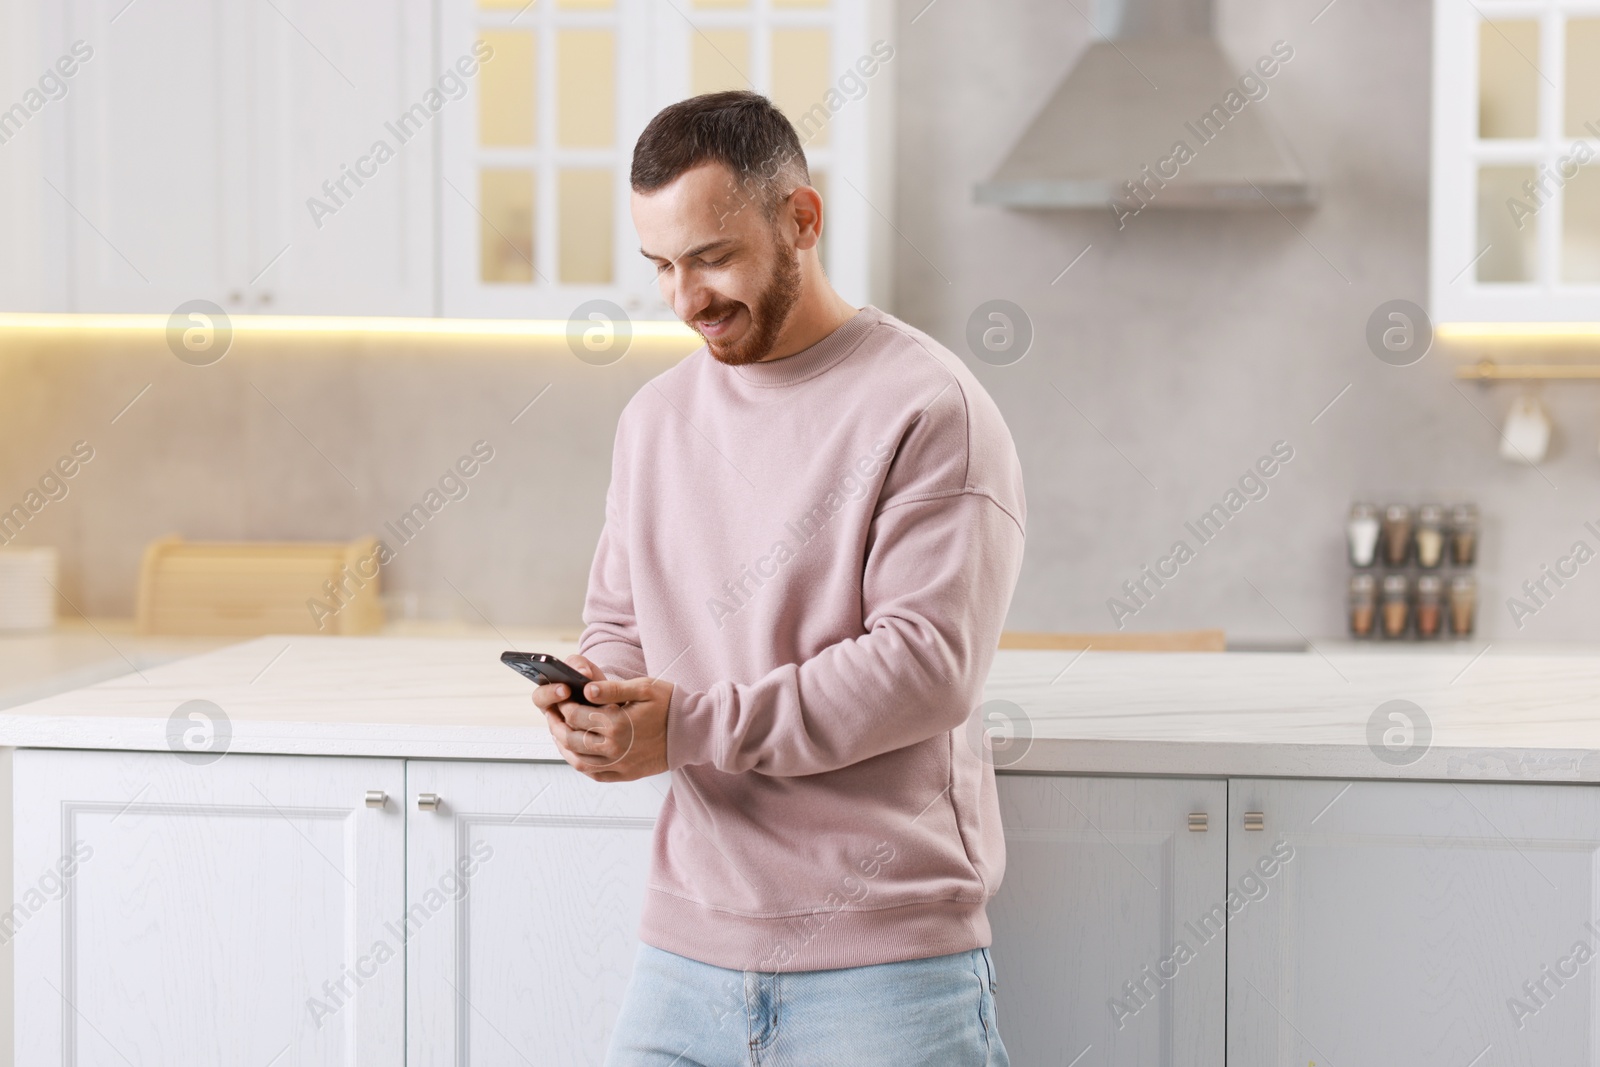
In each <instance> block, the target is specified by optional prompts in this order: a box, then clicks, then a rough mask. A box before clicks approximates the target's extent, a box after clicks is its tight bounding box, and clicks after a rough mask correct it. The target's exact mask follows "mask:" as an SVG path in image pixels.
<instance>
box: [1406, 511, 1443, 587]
mask: <svg viewBox="0 0 1600 1067" xmlns="http://www.w3.org/2000/svg"><path fill="white" fill-rule="evenodd" d="M1413 540H1414V541H1416V544H1417V565H1418V566H1419V567H1424V568H1427V569H1429V570H1432V569H1433V568H1434V567H1437V566H1438V565H1439V564H1441V563H1443V562H1444V508H1443V507H1442V506H1441V505H1439V504H1424V505H1422V506H1421V507H1420V508H1418V509H1417V532H1416V534H1415V535H1414V537H1413ZM1418 591H1419V592H1420V591H1421V587H1420V586H1419V587H1418Z"/></svg>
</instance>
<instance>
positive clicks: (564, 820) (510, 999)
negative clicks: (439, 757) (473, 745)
mask: <svg viewBox="0 0 1600 1067" xmlns="http://www.w3.org/2000/svg"><path fill="white" fill-rule="evenodd" d="M406 782H407V809H406V819H407V829H406V884H407V887H408V888H407V902H408V905H409V910H408V911H407V913H406V918H405V923H406V927H407V932H408V934H409V937H410V940H409V942H408V952H409V957H408V958H409V964H408V969H409V975H410V977H409V984H408V1004H409V1015H408V1020H407V1033H408V1043H409V1046H410V1048H409V1056H408V1059H407V1063H408V1064H410V1065H411V1067H443V1065H446V1064H448V1065H451V1067H465V1065H466V1064H469V1063H471V1064H525V1063H538V1064H546V1063H550V1064H555V1063H559V1064H563V1065H571V1067H581V1065H585V1064H594V1065H599V1064H600V1063H601V1062H602V1061H603V1060H604V1058H605V1050H606V1043H607V1041H608V1040H609V1039H610V1036H611V1027H612V1023H613V1022H614V1020H615V1019H616V1015H617V1009H618V1008H619V1007H620V1005H621V1002H622V993H623V990H624V988H625V987H626V986H627V982H628V976H629V974H630V973H632V969H633V957H634V952H635V950H636V947H637V940H636V934H635V931H636V928H637V926H638V922H639V911H640V908H641V907H642V905H643V901H644V886H645V875H646V870H647V866H648V863H649V855H650V832H651V828H652V827H653V826H654V825H655V816H656V812H657V810H658V809H659V808H660V805H661V799H662V796H663V795H664V792H665V782H664V780H663V781H661V782H657V781H654V780H646V781H642V782H629V783H625V784H612V785H600V784H597V783H595V782H591V781H590V780H589V779H587V778H585V777H583V776H582V775H580V774H578V773H577V772H576V771H574V770H572V769H571V768H570V767H568V766H567V765H566V764H564V763H563V764H553V765H552V764H533V763H451V762H444V761H433V760H414V761H411V762H409V763H407V764H406ZM428 793H431V794H435V795H437V797H438V798H439V802H438V806H437V807H435V808H432V809H430V810H423V809H419V808H418V807H417V797H418V796H419V795H420V794H428Z"/></svg>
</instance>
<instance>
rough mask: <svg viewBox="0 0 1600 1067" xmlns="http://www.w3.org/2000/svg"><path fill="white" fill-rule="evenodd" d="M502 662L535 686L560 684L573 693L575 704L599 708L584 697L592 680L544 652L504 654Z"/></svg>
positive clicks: (501, 657) (571, 698)
mask: <svg viewBox="0 0 1600 1067" xmlns="http://www.w3.org/2000/svg"><path fill="white" fill-rule="evenodd" d="M500 662H501V663H504V664H505V665H506V666H507V667H510V668H511V669H512V670H514V671H516V672H517V673H518V674H520V675H522V676H523V677H524V678H526V679H528V680H529V681H530V682H532V683H533V684H534V685H555V684H557V683H560V684H561V685H564V686H566V687H567V689H568V690H569V691H571V693H572V696H571V697H570V698H569V699H570V700H572V701H573V702H574V703H577V704H587V705H589V706H590V707H591V708H592V707H597V706H598V705H596V704H595V702H594V701H592V700H590V699H589V698H588V697H586V696H584V695H583V687H584V686H586V685H588V684H589V681H590V680H589V679H588V678H585V677H584V676H583V675H581V674H579V673H578V672H577V671H575V670H573V669H572V668H571V667H569V666H567V665H566V664H565V663H562V662H561V661H560V660H558V659H556V658H555V657H554V656H547V655H545V654H544V653H543V652H502V653H500Z"/></svg>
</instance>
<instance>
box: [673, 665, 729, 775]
mask: <svg viewBox="0 0 1600 1067" xmlns="http://www.w3.org/2000/svg"><path fill="white" fill-rule="evenodd" d="M715 724H716V713H715V702H714V701H713V700H712V698H711V694H710V693H691V692H689V691H688V690H687V689H685V688H684V687H683V686H681V685H674V686H673V687H672V699H671V700H670V701H668V702H667V769H668V770H677V769H678V768H679V767H695V766H700V765H701V764H715V762H716V757H717V751H716V732H715V730H714V726H715Z"/></svg>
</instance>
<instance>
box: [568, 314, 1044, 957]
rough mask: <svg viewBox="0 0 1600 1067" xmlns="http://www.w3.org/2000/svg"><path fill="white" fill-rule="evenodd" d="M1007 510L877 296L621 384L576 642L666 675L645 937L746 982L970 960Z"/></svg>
mask: <svg viewBox="0 0 1600 1067" xmlns="http://www.w3.org/2000/svg"><path fill="white" fill-rule="evenodd" d="M1024 517H1025V509H1024V503H1023V495H1022V471H1021V467H1020V465H1019V464H1018V462H1017V454H1016V450H1015V448H1014V446H1013V445H1012V442H1011V435H1010V432H1009V431H1008V430H1007V429H1006V425H1005V422H1004V421H1003V420H1002V418H1001V416H1000V412H999V409H997V408H996V407H995V404H994V401H993V400H991V399H990V398H989V394H988V393H986V392H984V390H983V388H982V386H980V385H979V384H978V382H977V380H976V379H975V378H973V376H972V374H971V373H970V372H969V371H968V370H967V368H966V367H965V366H964V365H963V364H962V362H961V360H959V359H958V358H957V357H956V356H954V355H953V354H951V353H950V351H949V350H948V349H946V348H944V347H943V346H941V345H940V344H939V343H938V342H936V341H934V340H933V339H932V338H930V337H928V336H927V335H926V334H924V333H922V332H921V331H919V330H916V329H913V328H912V327H910V326H907V325H906V324H905V323H903V322H901V321H899V320H898V319H895V318H894V317H893V316H890V315H888V314H885V313H884V312H882V311H879V310H878V309H876V308H872V307H868V308H864V309H862V310H861V311H860V312H859V313H857V314H856V315H855V317H854V318H852V319H850V320H849V321H848V322H846V323H845V324H844V325H843V326H841V327H840V328H839V329H838V330H836V331H834V332H833V333H832V334H830V335H829V336H827V337H825V338H824V339H823V340H821V341H819V342H818V343H817V344H815V345H813V346H812V347H811V348H808V349H806V350H805V351H803V352H800V353H797V354H795V355H792V356H789V357H787V358H784V359H780V360H775V361H772V362H770V363H760V364H754V365H750V366H743V367H727V366H724V365H722V364H721V363H718V362H717V360H716V359H715V358H714V357H712V356H711V354H710V353H709V352H707V351H706V350H705V349H704V348H701V349H700V350H699V351H697V352H695V353H694V354H693V355H691V356H690V357H689V358H687V359H686V360H684V361H683V362H682V363H680V364H678V365H677V366H676V367H674V368H672V369H671V370H669V371H667V372H666V373H664V374H662V375H661V376H660V377H658V378H656V379H655V380H654V381H652V382H651V383H650V384H649V385H647V386H645V388H643V389H641V390H640V391H639V393H638V395H636V396H635V397H634V398H633V400H632V401H631V402H630V403H629V404H628V407H627V409H626V410H625V411H624V412H623V414H622V419H621V421H620V423H619V424H618V426H617V438H616V450H615V453H614V455H613V458H612V467H611V487H610V490H609V492H608V494H607V499H606V522H605V529H604V531H603V532H602V534H601V536H600V543H599V547H598V548H597V550H596V552H595V559H594V567H593V570H592V572H591V573H590V576H589V595H588V602H587V604H586V606H585V610H584V621H585V623H586V627H585V629H584V633H583V638H582V651H583V654H584V655H586V656H588V657H589V658H590V659H591V660H593V661H594V662H595V663H596V664H598V665H599V666H601V667H602V668H604V670H605V671H606V673H607V674H608V675H611V676H616V677H636V676H638V675H641V674H648V675H650V676H652V677H659V678H665V679H667V680H668V681H671V682H672V683H673V684H674V686H675V689H674V693H673V698H672V705H671V707H670V708H669V711H668V719H667V761H668V764H669V766H670V767H671V770H672V787H671V790H670V793H669V795H668V796H667V799H666V802H665V804H664V806H663V807H662V809H661V816H660V820H659V821H658V822H657V824H656V828H655V839H654V849H653V855H652V858H651V872H650V882H649V887H648V891H647V893H646V897H645V904H644V915H643V920H642V924H641V929H640V937H641V939H642V940H644V941H645V942H646V943H647V944H650V945H654V946H656V947H657V948H662V949H666V950H667V951H669V952H676V953H678V954H679V955H683V956H688V957H690V958H692V959H696V960H700V961H702V962H705V963H710V964H714V965H716V966H720V967H730V968H736V969H740V970H751V971H754V970H764V971H797V970H820V969H825V968H833V967H855V966H864V965H867V964H876V963H888V962H892V961H896V960H906V959H918V958H922V957H927V956H938V955H944V954H946V953H951V952H961V951H966V950H968V949H973V948H979V947H982V946H985V945H988V944H989V940H990V937H989V922H988V918H987V916H986V914H985V904H986V902H987V901H988V899H989V898H990V897H991V896H993V895H994V892H995V890H996V889H997V888H998V887H999V885H1000V877H1001V874H1002V872H1003V871H1004V868H1005V842H1004V839H1003V838H1002V837H1001V832H1000V810H999V805H998V801H997V799H996V796H995V785H994V770H993V767H992V766H991V764H990V763H989V762H988V761H987V760H986V759H985V758H984V755H983V753H984V751H985V749H984V743H983V742H984V738H983V734H982V732H981V730H980V729H978V728H977V720H976V718H975V715H974V713H975V711H976V709H977V708H978V706H979V705H980V704H981V702H982V695H981V694H982V689H983V682H984V677H985V675H986V674H987V673H988V670H989V665H990V662H991V661H992V660H993V658H994V653H995V648H996V645H997V643H998V640H999V636H1000V628H1001V625H1002V623H1003V622H1004V620H1005V616H1006V610H1007V607H1008V606H1009V604H1010V602H1011V593H1012V590H1013V588H1014V587H1015V585H1016V581H1017V571H1018V568H1019V566H1020V565H1021V561H1022V544H1023V523H1024Z"/></svg>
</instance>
